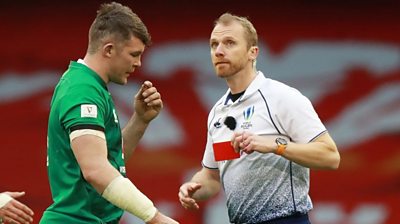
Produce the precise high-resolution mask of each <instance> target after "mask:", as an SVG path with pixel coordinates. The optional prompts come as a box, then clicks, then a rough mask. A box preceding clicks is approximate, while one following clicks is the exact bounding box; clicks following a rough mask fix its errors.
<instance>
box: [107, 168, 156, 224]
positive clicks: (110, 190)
mask: <svg viewBox="0 0 400 224" xmlns="http://www.w3.org/2000/svg"><path fill="white" fill-rule="evenodd" d="M102 196H103V197H104V198H105V199H107V200H108V201H109V202H111V203H112V204H114V205H115V206H117V207H119V208H121V209H123V210H125V211H128V212H130V213H132V214H134V215H135V216H137V217H139V218H140V219H142V220H143V221H145V222H148V221H150V220H151V219H152V218H153V217H154V216H155V215H156V213H157V209H156V207H154V205H153V202H152V201H151V200H150V199H149V198H147V197H146V195H144V194H143V193H142V192H140V191H139V190H138V189H137V188H136V187H135V185H133V183H132V182H131V181H130V180H129V179H128V178H124V177H123V176H119V177H117V178H115V179H114V180H112V181H111V183H110V184H109V185H108V186H107V187H106V189H105V190H104V192H103V194H102Z"/></svg>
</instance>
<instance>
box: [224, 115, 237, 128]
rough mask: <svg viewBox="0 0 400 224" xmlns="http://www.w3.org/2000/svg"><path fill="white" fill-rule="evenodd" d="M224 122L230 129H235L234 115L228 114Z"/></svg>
mask: <svg viewBox="0 0 400 224" xmlns="http://www.w3.org/2000/svg"><path fill="white" fill-rule="evenodd" d="M224 124H225V125H226V126H227V127H228V128H229V129H230V130H232V131H233V130H235V128H236V119H235V118H234V117H232V116H228V117H226V118H225V121H224Z"/></svg>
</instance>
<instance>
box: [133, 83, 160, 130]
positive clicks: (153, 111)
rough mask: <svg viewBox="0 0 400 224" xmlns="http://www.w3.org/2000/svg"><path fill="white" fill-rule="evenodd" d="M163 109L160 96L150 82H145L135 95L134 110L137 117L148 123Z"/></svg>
mask: <svg viewBox="0 0 400 224" xmlns="http://www.w3.org/2000/svg"><path fill="white" fill-rule="evenodd" d="M162 108H163V102H162V100H161V94H160V93H159V92H158V91H157V89H156V87H154V86H153V83H151V82H150V81H145V82H144V83H143V84H142V86H141V87H140V89H139V91H138V92H137V94H136V95H135V101H134V109H135V113H136V114H137V116H138V117H139V118H140V119H141V120H142V121H143V122H145V123H149V122H150V121H151V120H153V119H154V118H155V117H157V115H158V114H159V113H160V111H161V109H162Z"/></svg>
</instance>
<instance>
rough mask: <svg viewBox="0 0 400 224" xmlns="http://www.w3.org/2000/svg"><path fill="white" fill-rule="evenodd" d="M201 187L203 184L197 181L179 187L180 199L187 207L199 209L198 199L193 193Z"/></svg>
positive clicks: (183, 205)
mask: <svg viewBox="0 0 400 224" xmlns="http://www.w3.org/2000/svg"><path fill="white" fill-rule="evenodd" d="M200 188H201V184H199V183H195V182H188V183H185V184H183V185H182V186H181V187H180V188H179V193H178V197H179V201H180V202H181V205H182V207H184V208H185V209H199V205H198V204H197V202H196V200H195V199H193V194H194V193H195V192H196V191H197V190H199V189H200Z"/></svg>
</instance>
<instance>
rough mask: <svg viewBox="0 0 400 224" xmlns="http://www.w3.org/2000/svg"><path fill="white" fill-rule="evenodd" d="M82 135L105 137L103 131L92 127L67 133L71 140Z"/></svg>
mask: <svg viewBox="0 0 400 224" xmlns="http://www.w3.org/2000/svg"><path fill="white" fill-rule="evenodd" d="M82 135H94V136H97V137H99V138H102V139H104V140H105V139H106V136H105V135H104V132H102V131H98V130H93V129H80V130H75V131H73V132H71V134H69V139H70V141H71V142H72V140H74V139H75V138H77V137H79V136H82Z"/></svg>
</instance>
